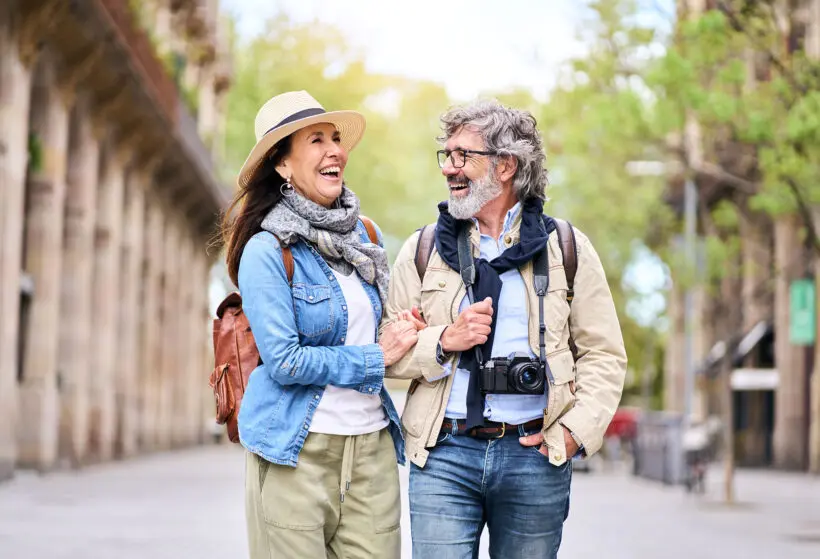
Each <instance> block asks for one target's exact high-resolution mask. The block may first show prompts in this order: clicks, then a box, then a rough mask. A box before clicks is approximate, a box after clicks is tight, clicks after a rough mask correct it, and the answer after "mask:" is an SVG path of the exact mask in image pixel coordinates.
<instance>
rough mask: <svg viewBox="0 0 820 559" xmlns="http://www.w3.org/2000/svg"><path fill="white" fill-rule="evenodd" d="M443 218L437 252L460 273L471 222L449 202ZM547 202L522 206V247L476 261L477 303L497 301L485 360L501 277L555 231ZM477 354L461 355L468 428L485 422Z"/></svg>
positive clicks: (444, 205) (541, 246)
mask: <svg viewBox="0 0 820 559" xmlns="http://www.w3.org/2000/svg"><path fill="white" fill-rule="evenodd" d="M438 210H439V216H438V223H437V224H436V250H438V253H439V255H440V256H441V257H442V259H443V260H444V261H445V262H446V263H447V265H448V266H450V267H451V268H452V269H454V270H459V269H460V266H459V263H458V233H459V231H460V230H461V228H462V227H469V225H470V221H467V220H458V219H455V218H454V217H453V216H451V215H450V212H449V205H448V203H447V202H441V203H440V204H439V205H438ZM543 211H544V202H543V201H542V200H539V199H537V198H532V199H529V200H526V201H525V202H522V203H521V230H520V232H521V240H520V242H519V243H518V244H516V245H513V246H511V247H510V248H508V249H507V250H505V251H504V252H503V253H502V254H501V255H499V256H498V257H497V258H495V259H493V260H491V261H487V260H485V259H484V258H476V259H475V271H476V274H475V284H473V294H474V296H475V301H474V302H478V301H483V300H484V298H486V297H491V298H492V300H493V322H492V325H491V330H490V335H489V336H488V337H487V342H486V343H485V344H484V345H482V346H481V352H482V355H483V356H484V358H485V359H487V358H489V357H490V356H491V355H492V348H493V338H494V337H495V325H496V321H497V320H498V299H499V296H500V295H501V285H502V284H503V283H504V282H503V281H502V280H501V277H500V275H501V274H503V273H504V272H506V271H507V270H512V269H514V268H520V267H521V266H523V265H524V264H526V263H527V262H529V261H530V260H532V259H533V258H535V256H536V255H537V254H538V253H539V252H540V251H541V250H543V249H544V247H546V245H547V238H548V237H549V234H550V233H551V232H552V231H553V230H555V222H554V221H553V220H552V218H551V217H547V216H544V215H543ZM480 365H481V364H480V363H478V361H477V359H476V354H475V351H473V350H470V351H464V352H462V353H461V359H460V361H459V365H458V366H459V368H461V369H466V370H468V371H470V384H469V386H468V389H467V428H468V429H469V428H472V427H474V426H476V425H481V424H483V423H484V396H483V394H482V393H481V386H480V382H479V367H480Z"/></svg>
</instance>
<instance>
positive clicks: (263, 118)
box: [238, 91, 365, 187]
mask: <svg viewBox="0 0 820 559" xmlns="http://www.w3.org/2000/svg"><path fill="white" fill-rule="evenodd" d="M317 122H328V123H330V124H333V125H334V126H335V127H336V129H337V130H338V131H339V134H340V135H341V142H342V147H344V148H345V150H346V151H350V150H352V149H353V148H354V147H355V146H356V144H358V143H359V140H361V139H362V134H364V127H365V122H364V116H363V115H362V114H360V113H357V112H356V111H332V112H326V111H325V109H324V108H323V107H322V105H320V104H319V102H318V101H317V100H316V99H314V98H313V97H311V96H310V94H309V93H308V92H307V91H291V92H288V93H282V94H281V95H277V96H276V97H273V98H271V99H269V100H268V102H267V103H265V104H264V105H262V108H261V109H259V112H258V113H256V122H255V123H254V129H255V132H256V145H255V146H253V149H252V150H251V153H250V155H248V158H247V159H246V160H245V164H244V165H242V170H241V171H239V178H238V182H239V185H240V186H243V187H244V186H247V185H248V183H249V182H250V180H251V178H253V175H254V173H256V170H257V169H258V168H259V166H260V165H261V164H262V162H263V161H264V160H265V157H266V156H267V153H268V152H269V151H270V149H271V148H272V147H273V146H274V145H275V144H276V142H278V141H279V140H281V139H282V138H284V137H285V136H287V135H289V134H293V133H294V132H296V131H297V130H299V129H300V128H304V127H306V126H310V125H311V124H316V123H317Z"/></svg>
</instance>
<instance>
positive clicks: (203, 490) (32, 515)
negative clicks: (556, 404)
mask: <svg viewBox="0 0 820 559" xmlns="http://www.w3.org/2000/svg"><path fill="white" fill-rule="evenodd" d="M710 473H712V472H710ZM243 475H244V467H243V454H242V452H241V450H240V449H239V448H237V447H235V446H219V447H216V446H210V447H202V448H198V449H192V450H187V451H179V452H171V453H166V454H161V455H156V456H151V457H147V458H141V459H136V460H131V461H128V462H122V463H114V464H107V465H103V466H98V467H92V468H88V469H86V470H83V471H81V472H77V473H72V472H58V473H53V474H50V475H47V476H42V477H41V476H38V475H36V474H27V473H23V474H19V475H18V476H17V477H16V478H15V479H14V480H12V481H11V482H8V483H5V484H0V558H2V559H18V558H19V559H112V558H117V559H137V558H139V559H144V558H151V559H165V558H167V559H187V558H197V559H236V558H242V557H246V553H247V552H246V544H245V525H244V511H243ZM406 480H407V470H406V469H405V468H402V482H403V483H404V484H406ZM710 481H711V482H712V483H717V482H718V481H719V480H717V479H715V477H714V476H713V477H712V478H711V480H710ZM737 490H738V491H737V493H738V496H739V498H740V499H741V500H742V502H743V503H742V505H741V506H738V507H735V508H734V509H726V508H725V507H723V506H719V505H716V504H714V501H713V500H712V498H711V496H709V495H707V496H706V497H705V498H697V497H693V496H691V495H686V494H685V493H684V492H683V491H682V489H681V488H675V487H664V486H660V485H658V484H656V483H653V482H648V481H643V480H637V479H634V478H631V477H629V476H628V475H625V474H619V473H607V472H601V471H596V472H593V473H591V474H583V473H576V474H575V477H574V480H573V501H572V510H571V512H570V518H569V520H568V522H567V526H566V530H565V540H564V545H563V546H562V550H563V551H562V552H561V554H560V556H561V557H562V558H567V559H573V558H578V559H586V558H590V559H592V558H595V559H603V558H606V559H644V558H646V559H650V558H651V559H656V558H669V559H678V558H681V559H683V558H686V559H693V558H697V559H710V558H738V559H747V558H756V557H761V558H771V557H777V558H789V559H804V558H805V559H809V558H815V559H816V558H817V557H820V478H816V477H809V476H805V475H798V474H793V475H791V474H783V473H775V472H769V471H760V472H741V473H740V474H739V476H738V484H737ZM404 514H405V516H404V520H403V523H404V530H405V540H404V543H405V555H404V556H405V557H409V548H410V541H409V534H408V532H409V522H408V521H407V510H406V506H405V509H404ZM483 547H484V549H486V541H485V542H484V543H483ZM482 557H487V555H486V552H485V553H483V554H482Z"/></svg>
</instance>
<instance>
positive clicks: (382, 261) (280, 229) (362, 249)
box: [262, 186, 390, 305]
mask: <svg viewBox="0 0 820 559" xmlns="http://www.w3.org/2000/svg"><path fill="white" fill-rule="evenodd" d="M358 220H359V199H358V198H357V197H356V195H355V194H354V193H353V191H352V190H349V189H348V188H347V187H345V186H343V187H342V194H341V195H340V196H339V198H338V199H337V200H336V203H335V204H334V206H333V207H332V208H325V207H324V206H320V205H319V204H316V203H315V202H311V201H310V200H308V199H307V198H304V197H303V196H301V195H299V194H298V193H297V192H296V191H290V194H287V195H286V196H283V197H282V200H281V201H280V202H279V203H278V204H276V205H275V206H274V207H273V208H272V209H271V210H270V212H268V215H266V216H265V219H263V220H262V229H264V230H265V231H270V232H271V233H273V234H274V235H276V236H277V237H278V238H279V239H280V240H281V241H282V242H283V243H285V244H286V245H292V244H293V243H295V242H296V241H298V240H299V239H300V238H301V239H303V240H305V241H308V242H310V243H311V244H313V246H314V247H316V248H317V249H318V250H319V253H320V254H321V255H322V257H323V258H324V259H325V262H327V263H328V265H329V266H330V267H331V268H333V269H334V270H336V271H338V272H340V273H342V274H344V275H349V274H350V273H351V272H352V271H353V270H354V269H355V270H356V271H357V272H359V275H360V276H361V277H362V278H363V279H364V280H365V281H366V282H367V283H369V284H370V285H375V286H376V288H377V289H378V291H379V297H380V298H381V301H382V305H384V304H385V303H386V301H387V285H388V279H389V273H390V271H389V268H388V265H387V253H386V252H385V250H384V249H383V248H382V247H380V246H379V245H374V244H370V243H369V242H367V243H363V242H362V239H361V237H360V235H359V232H358V231H357V229H356V224H357V222H358Z"/></svg>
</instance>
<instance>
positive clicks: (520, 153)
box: [438, 100, 547, 201]
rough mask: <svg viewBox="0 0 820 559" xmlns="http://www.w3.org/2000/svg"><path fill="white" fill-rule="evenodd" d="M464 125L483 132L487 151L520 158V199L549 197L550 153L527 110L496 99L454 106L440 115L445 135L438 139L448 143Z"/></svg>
mask: <svg viewBox="0 0 820 559" xmlns="http://www.w3.org/2000/svg"><path fill="white" fill-rule="evenodd" d="M465 126H466V127H468V128H469V129H473V130H475V131H476V132H478V134H480V135H481V137H482V138H483V139H484V145H485V146H486V147H485V149H486V150H487V151H493V152H496V153H497V154H498V155H502V156H504V155H510V156H513V157H515V158H516V159H517V160H518V169H517V170H516V172H515V176H514V177H513V189H514V191H515V194H516V196H517V197H518V199H519V200H521V201H523V200H527V199H529V198H540V199H541V200H546V199H547V194H546V190H547V169H546V168H545V167H544V164H545V162H546V159H547V156H546V154H545V153H544V147H543V144H542V142H541V134H540V133H539V132H538V128H537V125H536V122H535V117H533V116H532V115H531V114H530V113H529V112H527V111H521V110H518V109H512V108H509V107H505V106H503V105H502V104H501V103H499V102H498V101H496V100H481V101H475V102H473V103H469V104H466V105H460V106H457V107H452V108H451V109H450V110H448V111H447V112H446V113H445V114H443V115H442V116H441V128H442V131H443V135H442V136H439V138H438V140H439V141H440V142H442V143H444V142H446V141H447V139H449V138H450V137H451V136H453V135H454V134H457V133H458V131H459V130H461V129H462V128H464V127H465ZM491 168H495V166H494V165H493V166H492V167H491Z"/></svg>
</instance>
